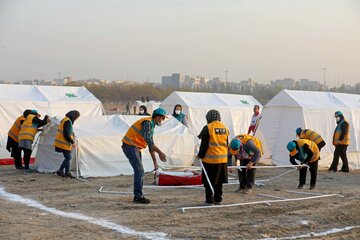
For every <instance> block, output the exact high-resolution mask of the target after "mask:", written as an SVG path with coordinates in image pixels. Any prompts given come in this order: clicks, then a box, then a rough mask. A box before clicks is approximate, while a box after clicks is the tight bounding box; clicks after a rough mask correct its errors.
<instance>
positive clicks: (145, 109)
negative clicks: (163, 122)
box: [139, 105, 148, 115]
mask: <svg viewBox="0 0 360 240" xmlns="http://www.w3.org/2000/svg"><path fill="white" fill-rule="evenodd" d="M141 108H142V109H144V113H143V114H141V115H146V114H147V113H148V112H147V108H146V107H145V105H141V106H140V107H139V109H141ZM139 115H140V113H139Z"/></svg>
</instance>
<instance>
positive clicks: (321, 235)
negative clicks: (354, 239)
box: [260, 226, 360, 240]
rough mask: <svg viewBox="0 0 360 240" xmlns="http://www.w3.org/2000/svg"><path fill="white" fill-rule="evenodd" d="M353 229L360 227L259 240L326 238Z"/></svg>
mask: <svg viewBox="0 0 360 240" xmlns="http://www.w3.org/2000/svg"><path fill="white" fill-rule="evenodd" d="M354 228H360V226H350V227H344V228H333V229H330V230H327V231H325V232H319V233H313V232H311V233H308V234H303V235H299V236H291V237H282V238H263V239H260V240H287V239H299V238H313V237H323V236H327V235H330V234H334V233H340V232H346V231H350V230H351V229H354Z"/></svg>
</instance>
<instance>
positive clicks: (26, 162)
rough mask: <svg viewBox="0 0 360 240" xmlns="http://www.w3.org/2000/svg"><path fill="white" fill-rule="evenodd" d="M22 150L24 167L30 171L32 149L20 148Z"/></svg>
mask: <svg viewBox="0 0 360 240" xmlns="http://www.w3.org/2000/svg"><path fill="white" fill-rule="evenodd" d="M20 149H21V150H23V151H24V165H25V169H29V166H30V157H31V153H32V150H31V149H26V148H20ZM20 154H21V153H20Z"/></svg>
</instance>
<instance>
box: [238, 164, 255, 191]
mask: <svg viewBox="0 0 360 240" xmlns="http://www.w3.org/2000/svg"><path fill="white" fill-rule="evenodd" d="M249 162H250V160H241V161H240V166H246V165H247V164H248V163H249ZM253 166H255V163H254V164H253ZM255 171H256V169H255V168H252V169H250V170H248V169H246V168H241V171H240V170H238V175H239V183H240V189H245V188H247V189H251V188H252V186H253V185H254V184H255Z"/></svg>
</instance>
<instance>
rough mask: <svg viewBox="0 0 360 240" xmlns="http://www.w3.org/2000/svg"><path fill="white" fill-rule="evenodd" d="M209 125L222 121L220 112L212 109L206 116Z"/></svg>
mask: <svg viewBox="0 0 360 240" xmlns="http://www.w3.org/2000/svg"><path fill="white" fill-rule="evenodd" d="M206 121H207V123H212V122H213V121H221V116H220V112H219V111H218V110H215V109H212V110H210V111H208V112H207V114H206Z"/></svg>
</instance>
